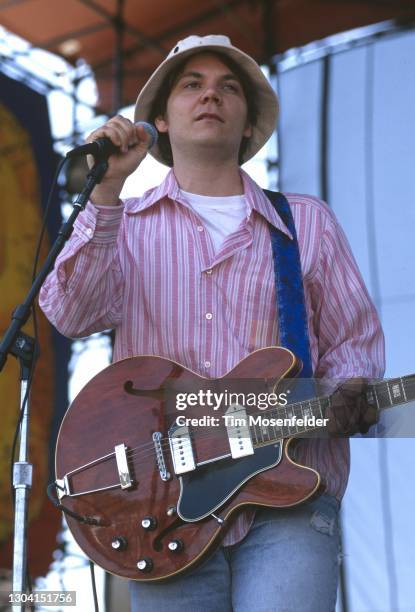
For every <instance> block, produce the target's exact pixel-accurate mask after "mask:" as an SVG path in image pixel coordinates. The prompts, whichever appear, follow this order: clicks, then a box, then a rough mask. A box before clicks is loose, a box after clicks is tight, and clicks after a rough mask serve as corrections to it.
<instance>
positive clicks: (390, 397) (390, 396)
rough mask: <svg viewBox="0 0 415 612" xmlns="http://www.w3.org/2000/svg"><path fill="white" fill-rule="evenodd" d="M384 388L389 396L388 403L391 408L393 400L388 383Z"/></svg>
mask: <svg viewBox="0 0 415 612" xmlns="http://www.w3.org/2000/svg"><path fill="white" fill-rule="evenodd" d="M386 388H387V390H388V395H389V399H390V403H391V406H392V405H393V399H392V395H391V390H390V388H389V385H388V383H386Z"/></svg>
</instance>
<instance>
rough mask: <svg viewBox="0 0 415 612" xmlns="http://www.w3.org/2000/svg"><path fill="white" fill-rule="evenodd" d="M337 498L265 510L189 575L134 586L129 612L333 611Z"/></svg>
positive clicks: (336, 549)
mask: <svg viewBox="0 0 415 612" xmlns="http://www.w3.org/2000/svg"><path fill="white" fill-rule="evenodd" d="M338 509H339V503H338V501H337V500H336V499H335V498H334V497H331V496H329V495H323V496H321V497H319V498H318V499H316V500H314V501H312V502H309V503H307V504H304V505H302V506H299V507H297V508H292V509H288V510H273V509H261V510H258V511H257V514H256V518H255V522H254V524H253V525H252V528H251V530H250V532H249V533H248V535H247V536H246V537H245V538H244V540H242V542H240V543H238V544H235V545H234V546H228V547H224V546H222V547H220V548H219V549H218V551H217V552H216V553H215V554H214V555H213V556H212V557H211V558H210V559H209V560H208V561H206V562H205V563H204V564H203V565H202V566H200V567H199V568H198V569H197V570H195V571H194V572H193V573H192V574H189V575H188V576H185V577H183V578H180V577H179V578H176V579H175V580H174V581H171V582H167V583H160V584H156V583H141V582H135V581H131V582H130V593H131V611H132V612H150V611H151V612H333V611H334V609H335V605H336V595H337V584H338V569H339V559H340V554H339V553H340V550H339V540H340V537H339V527H338Z"/></svg>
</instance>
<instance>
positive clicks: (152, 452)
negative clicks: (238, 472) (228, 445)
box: [91, 376, 415, 467]
mask: <svg viewBox="0 0 415 612" xmlns="http://www.w3.org/2000/svg"><path fill="white" fill-rule="evenodd" d="M405 387H406V391H409V394H410V393H411V392H412V391H415V377H413V376H411V378H409V377H408V381H407V384H406V385H405ZM327 399H330V398H329V396H323V397H321V398H319V399H310V400H309V401H304V400H303V401H300V402H295V403H294V404H288V407H289V408H290V409H292V410H293V409H295V408H300V407H301V406H302V405H303V406H304V404H306V405H307V404H309V405H310V404H311V405H313V404H315V405H316V404H317V405H319V408H320V409H321V408H322V406H321V402H322V400H327ZM414 400H415V397H414V398H413V399H409V400H407V401H406V402H403V403H408V402H411V401H414ZM284 409H285V410H286V409H287V408H286V407H285V406H284ZM278 410H279V411H280V412H281V411H282V407H280V408H279V409H278V408H277V407H273V408H269V409H266V410H261V411H258V412H256V413H252V416H256V415H261V414H262V415H264V414H267V413H275V412H278ZM242 411H244V409H243V408H241V410H240V411H239V410H236V411H235V412H234V413H233V415H232V416H235V414H237V413H238V412H242ZM303 416H305V415H303ZM236 418H237V417H236ZM287 418H288V417H287ZM255 427H256V426H254V432H255V433H254V435H255V438H258V435H257V430H256V429H255ZM313 429H318V428H317V427H316V428H313ZM222 433H223V429H222ZM295 433H296V434H297V435H300V434H301V433H305V432H295ZM295 433H294V434H291V433H288V435H287V436H286V437H295ZM189 434H190V435H189V437H190V438H191V439H192V440H194V439H195V438H197V439H198V440H200V439H201V438H205V439H207V438H208V437H212V438H215V439H216V438H218V435H217V434H218V432H217V431H215V430H211V429H210V430H208V431H207V432H205V433H200V434H198V435H197V436H195V435H194V433H193V432H192V431H190V432H189ZM261 435H262V431H261ZM284 437H285V436H281V438H276V439H273V440H272V442H277V441H281V440H282V439H283V438H284ZM225 439H226V440H227V441H228V438H225ZM270 441H271V440H262V442H270ZM160 446H161V447H162V450H169V449H170V443H169V437H168V436H165V437H163V438H161V444H160ZM254 446H255V443H254ZM214 448H215V447H213V450H214ZM210 450H212V449H210ZM114 455H115V453H114V454H113V456H112V457H105V458H102V459H100V458H98V459H96V460H95V464H94V465H96V463H99V462H100V461H107V460H110V459H111V458H113V457H114ZM140 455H141V457H140ZM126 456H127V459H128V460H131V459H134V460H136V459H138V458H140V459H142V460H143V459H146V458H147V457H151V456H153V457H155V458H157V453H156V449H155V448H154V442H153V441H151V442H147V443H145V444H142V445H139V446H136V447H134V448H132V449H128V451H127V452H126ZM91 467H92V466H91Z"/></svg>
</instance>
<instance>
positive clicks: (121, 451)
mask: <svg viewBox="0 0 415 612" xmlns="http://www.w3.org/2000/svg"><path fill="white" fill-rule="evenodd" d="M114 451H115V460H116V462H117V470H118V477H119V479H120V485H121V489H129V488H130V487H132V486H133V481H132V478H131V474H130V470H129V468H128V461H127V447H126V446H125V444H117V446H114Z"/></svg>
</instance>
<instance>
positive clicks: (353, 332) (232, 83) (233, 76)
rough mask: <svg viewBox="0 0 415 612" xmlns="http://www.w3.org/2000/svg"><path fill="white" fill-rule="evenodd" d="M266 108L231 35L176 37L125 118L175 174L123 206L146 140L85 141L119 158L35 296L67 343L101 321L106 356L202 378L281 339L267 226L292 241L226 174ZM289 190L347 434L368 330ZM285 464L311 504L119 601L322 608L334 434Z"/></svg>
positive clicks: (255, 133) (336, 463)
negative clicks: (311, 478) (305, 480)
mask: <svg viewBox="0 0 415 612" xmlns="http://www.w3.org/2000/svg"><path fill="white" fill-rule="evenodd" d="M277 112H278V102H277V98H276V96H275V93H274V92H273V90H272V88H271V87H270V85H269V84H268V82H267V80H266V79H265V77H264V76H263V74H262V72H261V70H260V68H259V66H258V65H257V64H256V62H254V60H253V59H252V58H250V57H248V56H247V55H245V54H244V53H242V52H241V51H240V50H238V49H236V48H235V47H233V46H232V45H231V44H230V41H229V39H227V38H226V37H224V36H205V37H197V36H191V37H189V38H187V39H185V40H183V41H180V42H179V43H178V44H177V45H176V46H175V47H174V49H173V50H172V51H171V53H170V54H169V56H168V57H167V59H166V60H165V61H164V62H163V63H162V64H161V65H160V66H159V68H158V69H157V70H156V71H155V73H154V74H153V75H152V76H151V77H150V79H149V81H148V82H147V84H146V85H145V86H144V88H143V90H142V91H141V93H140V95H139V97H138V100H137V106H136V113H135V119H136V120H146V121H147V120H153V121H154V122H155V125H156V127H157V129H158V131H159V133H160V141H159V144H158V145H157V146H156V147H154V148H153V149H152V151H151V154H152V155H153V156H154V157H155V158H156V159H158V160H159V161H161V162H162V163H166V164H167V165H170V166H172V168H173V169H172V171H171V172H170V174H169V175H168V176H167V178H166V180H165V181H164V182H163V183H162V184H161V185H159V186H158V187H157V188H155V189H153V190H150V191H149V192H147V193H146V194H144V196H142V197H141V198H133V199H129V200H127V201H126V202H121V201H120V200H119V195H120V192H121V189H122V186H123V183H124V181H125V179H126V177H127V176H128V175H129V174H130V173H131V172H133V171H134V170H135V169H136V168H137V166H138V165H139V164H140V162H141V161H142V159H143V158H144V157H145V155H146V152H147V147H148V141H149V136H148V134H147V133H146V132H145V130H144V129H143V128H142V127H137V126H135V125H134V124H132V123H131V122H130V121H128V120H127V119H125V118H123V117H119V116H118V117H114V118H113V119H111V120H109V121H108V122H107V123H106V124H105V125H104V126H103V127H102V128H100V129H98V130H96V131H95V132H93V133H92V134H91V135H90V137H89V140H94V139H96V138H99V137H102V136H106V137H109V138H110V139H111V140H112V142H113V143H114V144H116V145H117V146H119V147H120V153H119V154H117V155H113V156H112V157H111V158H110V160H109V169H108V171H107V173H106V175H105V177H104V180H103V181H102V183H101V184H100V185H99V186H97V187H96V188H95V190H94V192H93V194H92V196H91V202H90V203H89V204H88V205H87V207H86V209H85V212H83V213H82V214H81V215H80V216H79V218H78V221H77V224H76V228H75V231H74V233H73V235H72V237H71V239H70V240H69V242H68V244H67V245H66V247H65V249H64V251H63V252H62V254H61V255H60V257H59V259H58V261H57V264H56V266H55V270H54V271H53V272H52V273H51V275H50V276H49V277H48V279H47V281H46V283H45V285H44V287H43V289H42V293H41V297H40V303H41V306H42V308H43V310H44V311H45V313H46V314H47V316H48V317H49V319H50V320H51V321H52V323H53V324H54V325H55V326H56V327H57V328H58V329H59V330H60V331H61V332H62V333H63V334H65V335H67V336H71V337H76V336H85V335H88V334H91V333H93V332H96V331H100V330H103V329H108V328H114V329H115V331H116V336H115V348H114V360H119V359H122V358H125V357H130V356H133V355H138V354H156V355H161V356H163V357H167V358H170V359H173V360H175V361H177V362H179V363H181V364H183V365H184V366H186V367H188V368H190V369H192V370H193V371H195V372H198V373H200V374H201V375H203V376H206V377H218V376H222V375H224V374H225V373H226V372H227V371H229V370H230V369H231V368H232V367H233V366H234V365H235V364H236V363H237V362H238V361H239V360H240V359H242V358H243V357H245V356H246V355H248V354H249V353H251V352H252V351H254V350H256V349H258V348H261V347H265V346H269V345H276V344H278V339H279V335H280V331H281V330H280V324H279V313H277V307H276V287H275V277H274V270H273V257H272V252H271V245H270V229H269V228H270V227H272V228H273V229H274V230H277V231H278V232H281V233H282V234H283V235H285V236H288V237H289V239H290V240H292V239H293V236H292V235H291V233H290V231H289V230H288V228H287V226H286V225H285V224H284V222H283V221H282V219H281V217H280V215H279V214H278V213H277V211H276V209H275V208H274V207H273V205H272V204H271V203H270V201H269V200H268V199H267V197H266V196H265V194H264V193H263V191H262V190H261V189H260V188H259V187H258V186H257V185H256V184H255V183H254V181H253V180H252V179H251V178H250V177H249V176H248V175H247V174H246V173H244V172H243V171H242V170H241V169H240V163H242V162H244V161H247V160H248V159H250V157H252V156H253V155H254V154H255V153H256V152H257V151H258V150H259V149H260V148H261V147H262V146H263V144H264V143H265V142H266V141H267V139H268V138H269V137H270V135H271V134H272V132H273V130H274V128H275V123H276V118H277ZM286 197H287V200H288V203H289V206H290V209H291V213H292V215H293V218H294V222H295V229H296V233H297V236H298V246H299V252H300V258H301V268H302V275H303V285H304V296H305V306H306V317H307V327H308V336H309V343H310V352H311V362H312V367H313V371H314V374H315V376H316V377H319V378H324V379H326V380H328V381H334V380H338V379H341V380H345V379H356V377H359V378H358V383H359V384H358V385H357V386H358V390H359V392H358V393H357V392H356V391H355V389H354V388H353V387H351V391H350V387H349V388H348V387H347V386H346V387H345V389H346V391H343V392H341V391H340V392H338V393H337V394H336V396H335V397H336V398H337V399H336V401H335V402H334V405H335V406H336V407H337V412H333V414H332V416H333V422H334V423H335V428H334V429H332V431H333V432H334V433H354V432H356V431H357V430H359V429H362V428H363V429H364V428H365V427H367V425H368V424H369V423H370V416H368V415H367V414H366V413H365V408H367V406H366V405H365V402H364V401H363V399H362V397H363V396H362V395H361V394H360V390H361V384H360V382H361V381H362V377H363V378H374V377H380V376H381V375H382V373H383V360H384V356H383V336H382V332H381V329H380V325H379V322H378V319H377V315H376V312H375V310H374V307H373V305H372V303H371V301H370V298H369V296H368V294H367V291H366V289H365V286H364V284H363V281H362V279H361V276H360V274H359V271H358V269H357V266H356V264H355V262H354V259H353V257H352V255H351V252H350V249H349V246H348V244H347V241H346V239H345V237H344V234H343V232H342V230H341V228H340V227H339V225H338V223H337V221H336V219H335V217H334V215H333V213H332V212H331V211H330V209H329V208H328V207H327V206H326V205H325V204H324V203H322V202H321V201H319V200H318V199H316V198H313V197H310V196H304V195H295V194H288V195H286ZM350 398H352V399H351V400H350ZM350 407H352V410H350ZM360 408H361V409H360ZM296 459H297V461H299V462H300V463H304V464H307V465H309V466H311V467H313V468H315V469H316V470H317V471H318V472H319V473H320V474H321V475H322V476H323V478H324V479H325V481H326V493H325V494H324V495H323V496H322V497H320V498H318V499H317V500H315V501H313V502H309V503H306V504H304V505H302V506H300V507H297V508H293V509H289V510H274V509H262V510H259V511H257V512H256V515H255V513H254V512H253V511H245V512H244V513H243V514H241V515H240V516H239V517H238V518H237V519H236V521H235V523H234V524H233V526H232V527H231V529H230V531H229V532H228V533H227V535H226V536H225V539H224V540H223V542H222V546H221V547H220V549H219V550H218V551H217V552H216V553H215V554H214V555H213V556H212V557H211V559H209V560H208V561H207V562H205V563H204V564H203V565H202V566H201V567H200V568H198V569H197V570H195V571H194V572H193V573H192V574H191V575H189V576H186V577H184V578H178V579H176V580H174V581H171V582H168V583H165V584H153V583H135V582H132V583H131V595H132V609H133V610H134V611H136V610H137V611H138V610H140V611H141V610H143V611H145V610H150V609H153V608H157V609H158V610H160V611H162V610H169V611H170V612H175V611H176V610H182V609H186V610H187V612H210V611H212V612H217V611H219V610H220V611H224V612H225V611H229V612H230V611H231V610H234V611H235V612H245V611H246V612H248V611H258V612H265V611H267V612H271V611H283V610H284V611H286V612H297V611H299V610H301V611H302V612H325V611H327V612H329V611H332V610H333V609H334V606H335V600H336V591H337V580H338V578H337V576H338V559H339V534H338V525H337V513H338V508H339V503H340V500H341V498H342V496H343V493H344V490H345V487H346V483H347V477H348V471H349V447H348V441H347V439H333V438H330V439H314V440H303V441H302V442H301V443H300V445H299V448H298V450H297V457H296Z"/></svg>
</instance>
